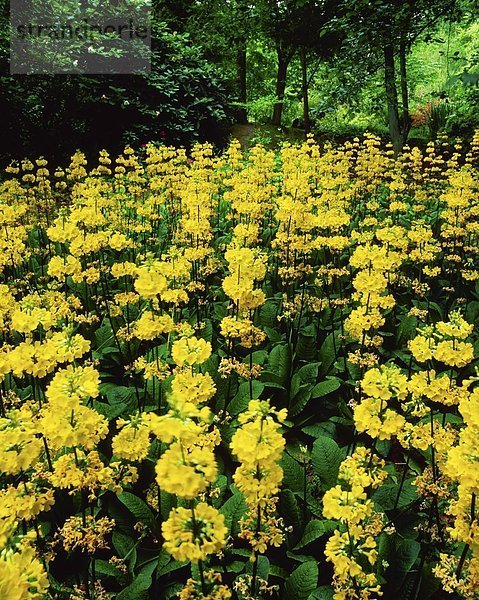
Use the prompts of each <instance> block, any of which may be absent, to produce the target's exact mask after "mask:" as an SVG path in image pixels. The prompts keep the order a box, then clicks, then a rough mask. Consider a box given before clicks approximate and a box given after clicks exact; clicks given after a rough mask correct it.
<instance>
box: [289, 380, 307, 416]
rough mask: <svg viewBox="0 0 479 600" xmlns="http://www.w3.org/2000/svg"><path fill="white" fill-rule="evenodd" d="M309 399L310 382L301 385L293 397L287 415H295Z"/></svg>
mask: <svg viewBox="0 0 479 600" xmlns="http://www.w3.org/2000/svg"><path fill="white" fill-rule="evenodd" d="M310 399H311V384H310V383H307V384H306V385H302V386H301V388H300V389H299V392H298V393H297V394H296V395H295V397H294V398H293V401H292V402H291V406H290V408H289V410H288V416H289V417H295V416H296V415H299V413H300V412H301V411H302V410H303V409H304V408H305V406H306V405H307V404H308V402H309V400H310Z"/></svg>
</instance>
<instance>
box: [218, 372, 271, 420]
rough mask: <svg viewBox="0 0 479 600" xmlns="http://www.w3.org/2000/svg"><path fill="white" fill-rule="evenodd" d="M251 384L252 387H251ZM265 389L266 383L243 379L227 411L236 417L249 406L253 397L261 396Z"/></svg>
mask: <svg viewBox="0 0 479 600" xmlns="http://www.w3.org/2000/svg"><path fill="white" fill-rule="evenodd" d="M250 384H251V389H250ZM263 390H264V383H261V381H256V380H253V381H251V382H250V381H243V382H242V383H240V385H239V387H238V391H237V393H236V395H235V396H234V398H233V399H232V400H231V402H230V403H229V404H228V406H227V411H228V412H229V414H230V415H233V416H234V417H235V416H236V415H239V414H240V413H241V412H243V411H245V410H246V409H247V408H248V404H249V401H250V400H251V398H253V399H254V400H256V399H257V398H259V397H260V396H261V393H262V392H263Z"/></svg>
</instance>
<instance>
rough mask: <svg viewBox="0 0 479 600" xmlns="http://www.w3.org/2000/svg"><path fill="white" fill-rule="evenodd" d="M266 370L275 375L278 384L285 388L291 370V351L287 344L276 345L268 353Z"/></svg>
mask: <svg viewBox="0 0 479 600" xmlns="http://www.w3.org/2000/svg"><path fill="white" fill-rule="evenodd" d="M268 370H269V371H271V372H272V373H275V374H276V376H277V377H278V383H280V384H281V385H284V387H286V385H285V384H286V382H287V380H288V379H289V377H290V370H291V350H290V347H289V345H288V344H277V345H276V346H275V347H274V348H273V349H272V350H271V352H270V355H269V358H268Z"/></svg>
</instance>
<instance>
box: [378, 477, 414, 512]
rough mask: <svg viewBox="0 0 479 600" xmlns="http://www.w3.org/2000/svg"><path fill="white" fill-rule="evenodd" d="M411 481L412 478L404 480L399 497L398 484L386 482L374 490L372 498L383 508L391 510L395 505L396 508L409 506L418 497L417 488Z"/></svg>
mask: <svg viewBox="0 0 479 600" xmlns="http://www.w3.org/2000/svg"><path fill="white" fill-rule="evenodd" d="M412 482H413V480H412V479H409V480H407V481H405V482H404V484H403V486H402V489H401V493H400V495H399V498H398V492H399V485H398V484H396V483H386V484H385V485H382V486H381V487H380V488H379V489H378V490H376V491H375V492H374V494H373V495H372V499H373V500H374V502H375V503H376V504H378V505H379V506H380V507H381V508H382V509H383V510H392V509H393V508H394V507H395V506H396V508H404V507H405V506H409V505H410V504H411V503H412V502H414V500H416V499H417V498H418V494H417V490H416V488H415V487H414V485H413V483H412Z"/></svg>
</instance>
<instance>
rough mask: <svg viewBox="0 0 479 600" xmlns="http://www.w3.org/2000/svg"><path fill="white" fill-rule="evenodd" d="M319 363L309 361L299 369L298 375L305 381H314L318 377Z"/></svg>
mask: <svg viewBox="0 0 479 600" xmlns="http://www.w3.org/2000/svg"><path fill="white" fill-rule="evenodd" d="M318 369H319V363H309V364H307V365H304V366H303V367H301V368H300V369H298V371H297V375H298V377H299V378H300V379H301V381H302V382H303V383H314V382H315V381H316V379H317V378H318Z"/></svg>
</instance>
